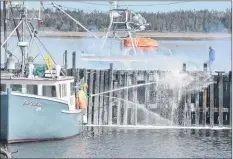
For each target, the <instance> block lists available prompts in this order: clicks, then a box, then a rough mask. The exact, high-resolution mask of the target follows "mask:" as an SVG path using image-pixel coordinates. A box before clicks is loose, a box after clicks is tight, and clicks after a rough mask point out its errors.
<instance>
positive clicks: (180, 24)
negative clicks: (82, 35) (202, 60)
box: [9, 8, 232, 33]
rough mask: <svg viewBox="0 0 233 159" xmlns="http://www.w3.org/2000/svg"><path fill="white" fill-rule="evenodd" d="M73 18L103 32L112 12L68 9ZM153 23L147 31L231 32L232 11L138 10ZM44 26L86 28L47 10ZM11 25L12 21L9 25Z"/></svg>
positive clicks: (53, 28) (47, 27)
mask: <svg viewBox="0 0 233 159" xmlns="http://www.w3.org/2000/svg"><path fill="white" fill-rule="evenodd" d="M66 11H67V13H68V14H70V15H71V16H72V17H73V18H75V19H76V20H78V21H79V22H81V24H83V25H84V26H86V27H87V28H89V29H91V30H94V31H97V30H98V31H102V30H104V29H105V28H107V27H108V25H109V23H110V17H109V13H108V12H101V11H97V10H95V11H93V12H84V11H83V10H66ZM138 13H139V14H141V15H142V16H143V17H144V18H145V19H146V20H147V22H148V23H150V26H148V27H146V30H147V31H148V30H150V31H155V32H204V33H211V32H231V27H232V26H231V19H232V17H231V10H230V9H226V10H225V11H214V10H212V11H209V10H198V11H197V10H189V11H187V10H185V11H184V10H179V11H173V12H153V13H152V12H138ZM42 19H43V21H44V24H43V25H39V24H38V26H39V27H40V29H46V30H49V29H51V30H57V31H80V32H82V31H85V30H84V29H83V28H81V27H79V26H78V25H77V24H75V22H74V21H73V20H71V19H69V18H68V17H67V16H66V15H64V14H63V13H62V12H61V11H58V10H55V9H50V8H47V9H44V10H43V13H42ZM9 25H11V24H9Z"/></svg>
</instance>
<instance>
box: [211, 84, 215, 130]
mask: <svg viewBox="0 0 233 159" xmlns="http://www.w3.org/2000/svg"><path fill="white" fill-rule="evenodd" d="M210 126H211V127H213V126H214V84H210Z"/></svg>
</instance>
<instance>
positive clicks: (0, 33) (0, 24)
mask: <svg viewBox="0 0 233 159" xmlns="http://www.w3.org/2000/svg"><path fill="white" fill-rule="evenodd" d="M0 44H2V1H0ZM0 56H2V48H0Z"/></svg>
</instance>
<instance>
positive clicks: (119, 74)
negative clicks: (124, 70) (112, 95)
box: [117, 71, 122, 125]
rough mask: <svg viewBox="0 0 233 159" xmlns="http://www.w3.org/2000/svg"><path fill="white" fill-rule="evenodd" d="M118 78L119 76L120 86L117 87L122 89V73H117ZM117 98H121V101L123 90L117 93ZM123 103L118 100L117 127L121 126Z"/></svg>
mask: <svg viewBox="0 0 233 159" xmlns="http://www.w3.org/2000/svg"><path fill="white" fill-rule="evenodd" d="M117 76H118V85H117V87H118V88H120V87H121V85H122V83H121V81H122V79H121V71H118V73H117ZM117 98H120V99H121V90H120V91H117ZM121 103H122V102H121V101H120V100H118V101H117V125H120V124H121Z"/></svg>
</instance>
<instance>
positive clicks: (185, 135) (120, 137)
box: [10, 127, 231, 158]
mask: <svg viewBox="0 0 233 159" xmlns="http://www.w3.org/2000/svg"><path fill="white" fill-rule="evenodd" d="M10 150H11V151H16V150H18V151H19V152H18V153H17V154H14V156H13V157H57V158H58V157H59V158H60V157H81V158H86V157H87V158H89V157H115V158H116V157H118V158H123V157H124V158H125V157H131V158H135V157H142V158H143V157H153V158H155V157H156V158H157V157H166V158H168V157H220V158H223V157H224V158H230V157H231V130H209V129H201V130H199V129H175V130H174V129H119V128H110V127H89V128H87V127H86V128H85V130H84V131H83V132H82V133H81V134H80V135H79V136H77V137H75V138H71V139H67V140H61V141H49V142H39V143H24V144H13V145H10Z"/></svg>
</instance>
